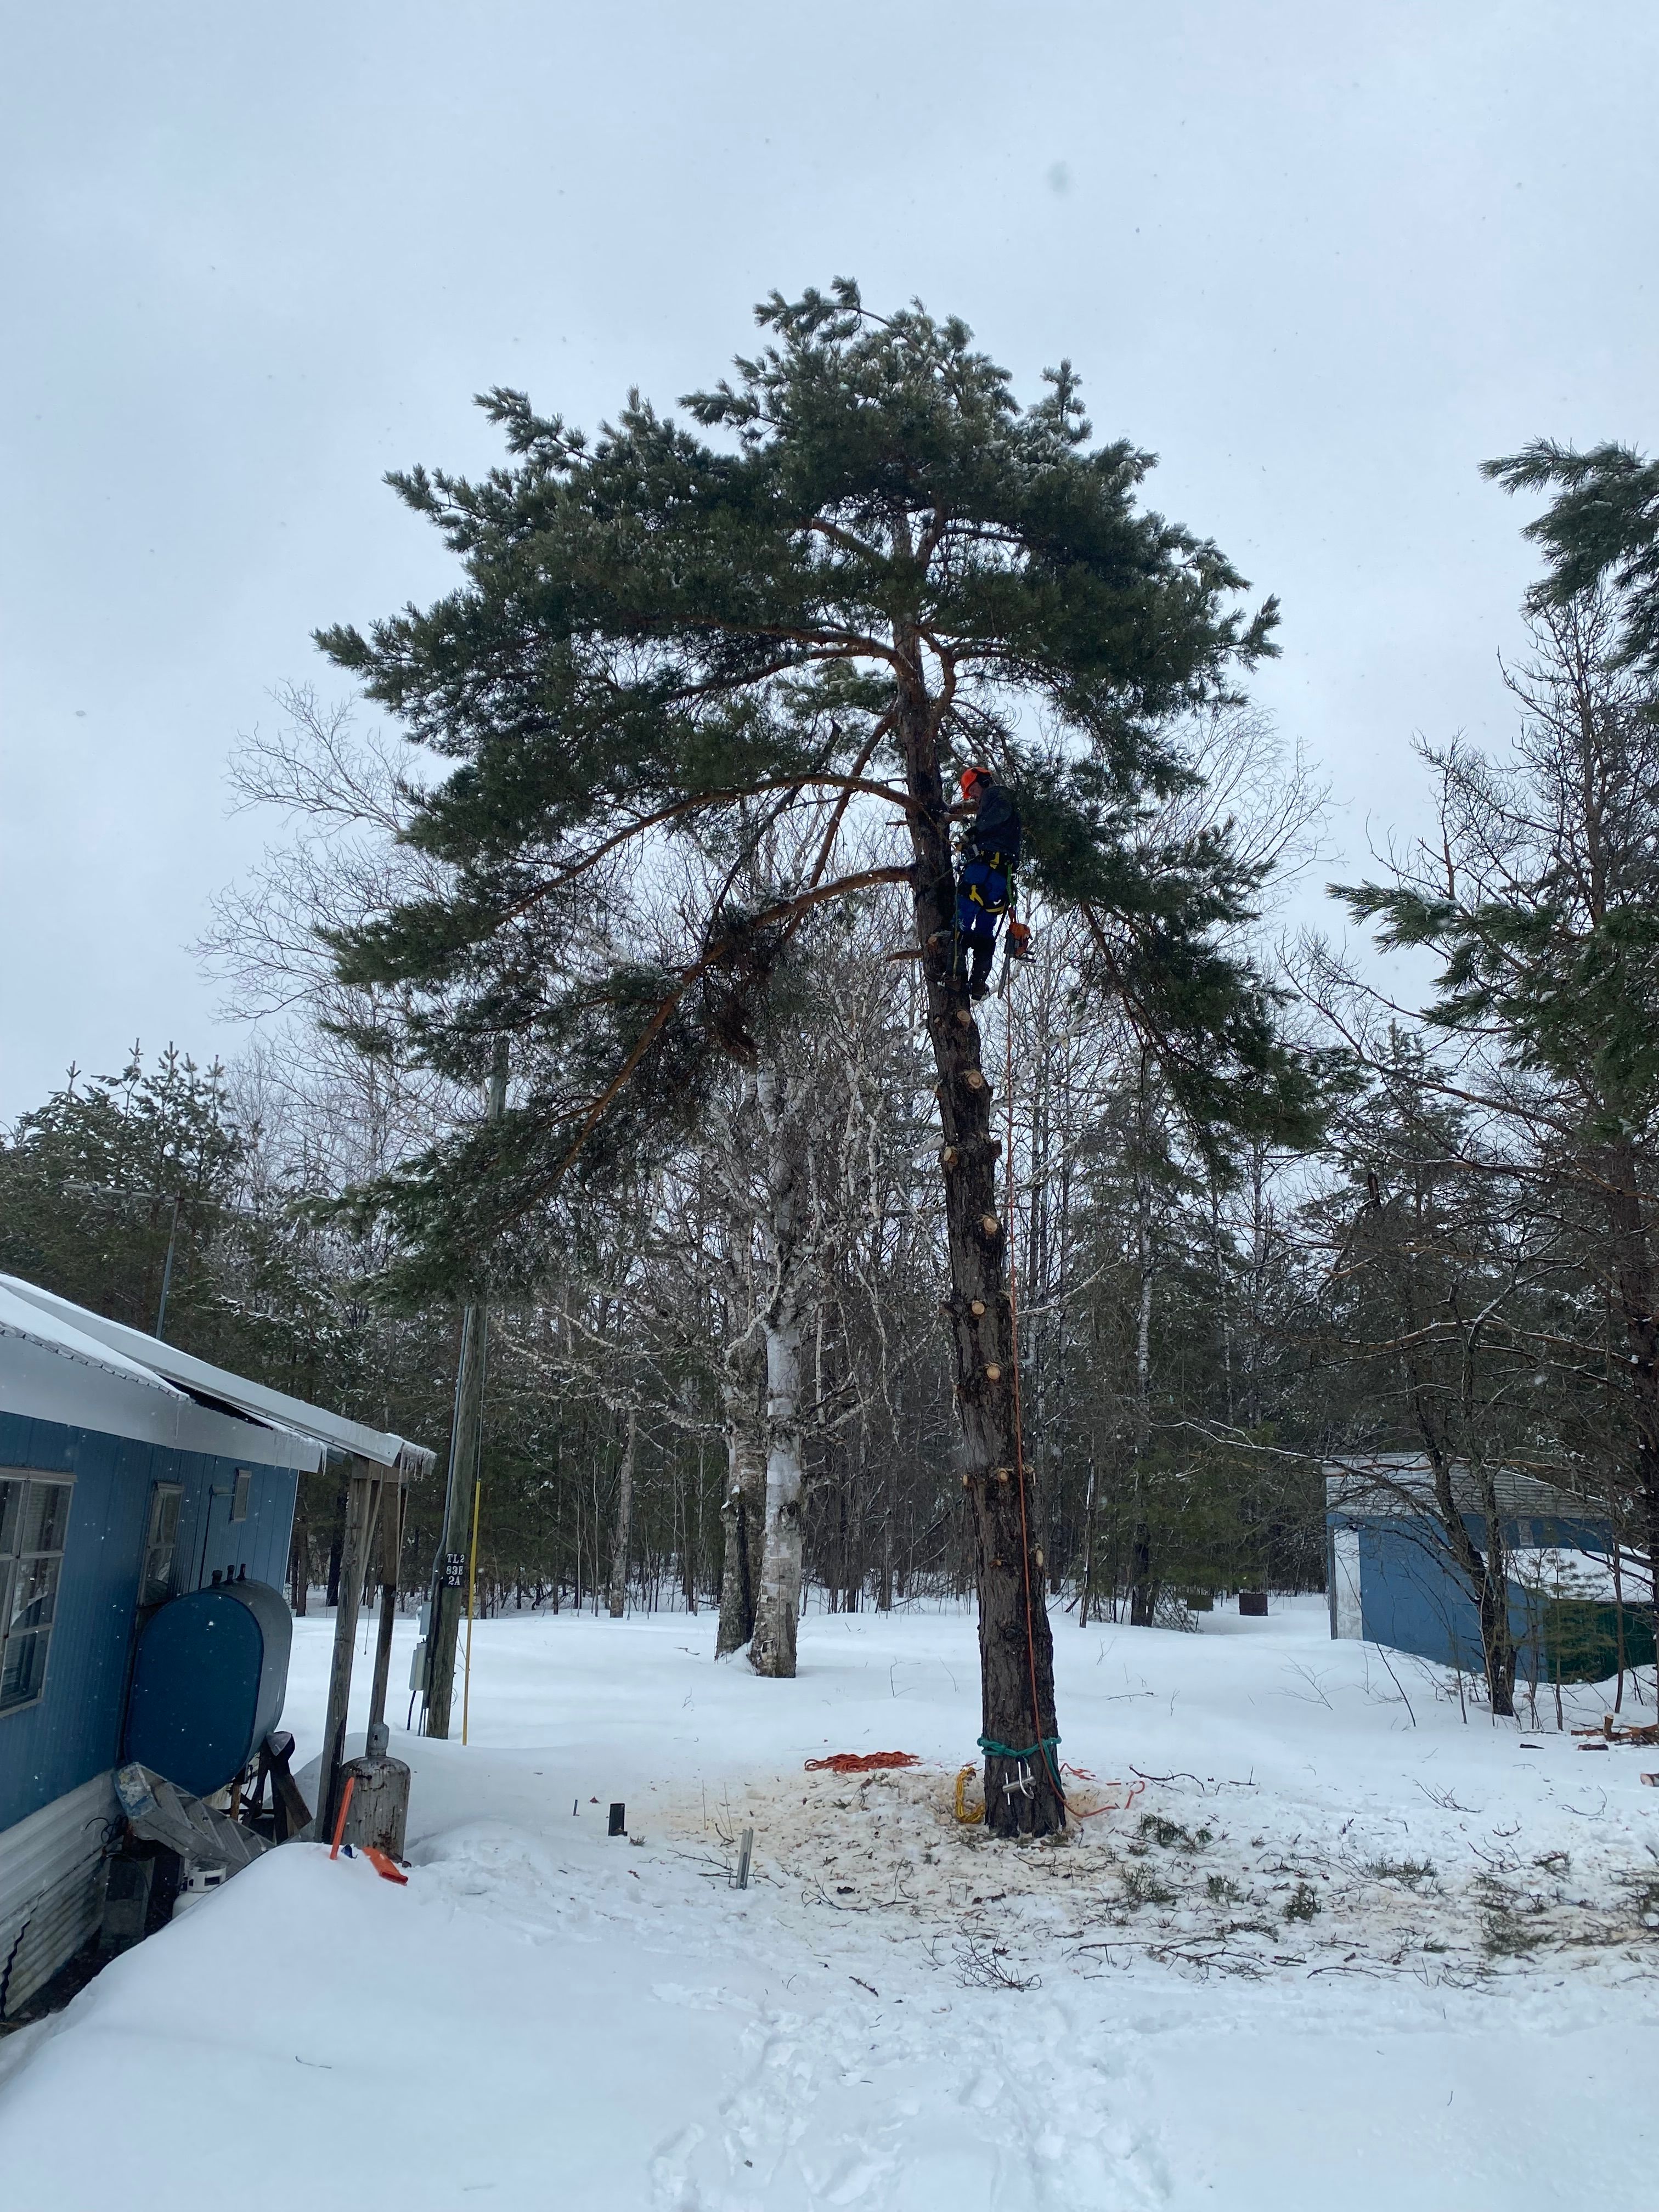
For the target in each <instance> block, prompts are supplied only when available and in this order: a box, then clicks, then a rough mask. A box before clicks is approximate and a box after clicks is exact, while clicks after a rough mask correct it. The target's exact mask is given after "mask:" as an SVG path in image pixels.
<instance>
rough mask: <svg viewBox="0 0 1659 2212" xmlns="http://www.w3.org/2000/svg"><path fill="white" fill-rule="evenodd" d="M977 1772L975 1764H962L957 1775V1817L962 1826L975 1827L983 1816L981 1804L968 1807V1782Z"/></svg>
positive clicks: (983, 1809)
mask: <svg viewBox="0 0 1659 2212" xmlns="http://www.w3.org/2000/svg"><path fill="white" fill-rule="evenodd" d="M978 1772H979V1769H978V1767H976V1766H964V1767H963V1770H962V1771H961V1773H960V1774H958V1775H957V1820H960V1821H961V1823H962V1825H963V1827H964V1828H976V1827H978V1826H979V1824H980V1822H981V1820H983V1819H984V1818H985V1808H984V1806H983V1805H980V1806H977V1807H975V1808H974V1809H973V1810H972V1811H970V1810H969V1805H968V1784H969V1782H970V1781H971V1780H972V1778H973V1777H974V1776H975V1774H977V1773H978Z"/></svg>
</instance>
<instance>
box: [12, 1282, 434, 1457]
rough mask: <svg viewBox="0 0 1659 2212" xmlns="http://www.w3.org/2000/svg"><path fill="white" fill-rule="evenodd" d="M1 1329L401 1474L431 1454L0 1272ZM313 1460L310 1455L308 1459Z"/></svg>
mask: <svg viewBox="0 0 1659 2212" xmlns="http://www.w3.org/2000/svg"><path fill="white" fill-rule="evenodd" d="M0 1335H12V1336H15V1337H21V1338H24V1339H26V1340H30V1341H32V1342H33V1343H35V1344H39V1345H44V1346H47V1347H49V1348H50V1349H51V1350H52V1351H53V1352H60V1353H62V1354H64V1356H65V1357H67V1358H74V1359H80V1360H82V1361H84V1362H85V1363H86V1364H88V1365H92V1366H96V1367H100V1368H101V1369H102V1370H104V1371H105V1372H106V1373H108V1374H113V1375H119V1376H122V1377H124V1378H125V1380H127V1381H129V1382H131V1383H135V1384H137V1385H138V1386H140V1387H143V1388H149V1389H154V1390H161V1391H164V1392H166V1393H167V1395H168V1396H169V1397H172V1398H174V1399H179V1400H185V1401H195V1403H197V1405H205V1406H207V1407H210V1408H218V1409H220V1410H222V1411H226V1412H229V1413H234V1414H239V1415H240V1416H241V1417H242V1418H243V1419H246V1420H250V1421H255V1422H258V1423H259V1424H260V1425H263V1426H264V1427H266V1428H270V1429H273V1430H276V1431H284V1432H286V1433H288V1434H289V1435H290V1436H293V1437H303V1438H306V1439H307V1440H308V1441H309V1442H310V1443H313V1444H315V1445H320V1446H322V1447H323V1449H325V1450H329V1451H337V1452H345V1453H349V1454H350V1455H352V1456H354V1457H356V1458H358V1459H366V1460H368V1461H369V1462H371V1463H372V1464H374V1466H377V1467H386V1468H397V1469H398V1471H399V1472H400V1473H401V1474H404V1475H405V1476H410V1475H416V1474H423V1473H425V1472H426V1471H428V1469H429V1468H431V1466H432V1464H433V1461H434V1458H435V1454H434V1453H432V1452H431V1451H429V1450H428V1449H426V1448H425V1447H424V1446H423V1445H421V1444H414V1443H409V1442H408V1441H407V1439H406V1438H404V1437H399V1436H394V1435H392V1433H391V1432H390V1431H386V1430H382V1429H371V1428H368V1427H367V1426H366V1425H364V1424H363V1423H362V1422H361V1421H349V1420H347V1419H345V1418H344V1416H343V1414H339V1413H327V1412H325V1410H324V1409H323V1407H320V1406H313V1405H309V1404H307V1401H305V1400H304V1399H303V1398H292V1397H289V1395H288V1393H287V1392H286V1391H283V1390H272V1389H268V1388H267V1387H266V1385H265V1384H264V1383H252V1382H250V1381H248V1379H247V1377H246V1376H241V1375H233V1374H232V1373H231V1372H230V1370H228V1368H224V1367H215V1366H214V1365H213V1364H211V1362H210V1361H208V1360H205V1359H197V1358H194V1357H192V1355H191V1353H190V1352H179V1350H177V1349H176V1348H175V1347H174V1346H173V1345H170V1344H167V1343H165V1342H163V1341H162V1340H161V1339H160V1338H159V1337H154V1336H145V1335H143V1334H142V1333H141V1332H140V1331H139V1330H137V1329H136V1328H127V1327H125V1324H124V1323H122V1322H118V1321H107V1320H106V1319H105V1317H104V1316H103V1315H102V1314H94V1313H89V1312H88V1310H87V1309H86V1308H85V1307H84V1306H77V1305H75V1304H71V1303H70V1300H69V1299H68V1298H60V1297H57V1296H55V1295H54V1294H53V1292H52V1291H43V1290H42V1289H40V1286H39V1285H38V1284H34V1283H26V1282H23V1281H21V1280H20V1279H19V1278H18V1277H16V1276H15V1275H0ZM314 1463H315V1462H314V1460H313V1464H314Z"/></svg>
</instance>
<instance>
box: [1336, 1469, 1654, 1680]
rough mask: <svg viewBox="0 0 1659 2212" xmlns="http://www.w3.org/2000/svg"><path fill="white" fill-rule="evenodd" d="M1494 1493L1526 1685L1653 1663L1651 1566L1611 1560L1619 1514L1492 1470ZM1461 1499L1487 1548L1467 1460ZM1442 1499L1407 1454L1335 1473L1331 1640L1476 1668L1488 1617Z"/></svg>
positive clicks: (1458, 1489) (1600, 1676)
mask: <svg viewBox="0 0 1659 2212" xmlns="http://www.w3.org/2000/svg"><path fill="white" fill-rule="evenodd" d="M1493 1491H1494V1496H1495V1498H1496V1502H1497V1505H1498V1523H1499V1527H1500V1528H1501V1531H1502V1537H1503V1543H1504V1550H1505V1552H1506V1553H1507V1554H1508V1558H1509V1565H1510V1576H1509V1580H1508V1588H1509V1611H1510V1634H1511V1636H1512V1638H1513V1639H1514V1642H1515V1645H1516V1651H1517V1654H1518V1655H1519V1674H1520V1677H1521V1679H1522V1680H1524V1681H1531V1682H1534V1683H1538V1682H1545V1681H1550V1680H1556V1681H1600V1680H1605V1679H1606V1677H1607V1676H1608V1675H1609V1674H1612V1673H1613V1669H1614V1667H1615V1665H1616V1664H1618V1663H1619V1661H1620V1658H1622V1659H1623V1661H1624V1663H1626V1664H1627V1665H1643V1666H1646V1665H1649V1664H1650V1663H1651V1662H1652V1659H1653V1656H1654V1644H1653V1627H1652V1622H1653V1613H1652V1581H1651V1577H1650V1573H1649V1571H1648V1569H1647V1566H1646V1563H1645V1561H1642V1560H1638V1559H1633V1558H1632V1557H1631V1556H1630V1555H1629V1554H1628V1553H1617V1552H1616V1550H1615V1544H1614V1536H1613V1523H1612V1522H1611V1520H1610V1519H1609V1518H1607V1516H1605V1515H1598V1514H1596V1513H1595V1511H1594V1510H1591V1509H1590V1508H1589V1507H1587V1506H1586V1505H1585V1504H1584V1502H1583V1499H1581V1498H1574V1497H1572V1496H1571V1494H1570V1493H1569V1492H1565V1491H1563V1490H1559V1489H1557V1488H1555V1487H1554V1486H1553V1485H1552V1484H1550V1483H1547V1482H1541V1481H1540V1480H1537V1478H1536V1477H1535V1476H1533V1475H1528V1474H1522V1473H1520V1472H1519V1471H1517V1470H1516V1469H1512V1468H1499V1469H1498V1471H1497V1472H1496V1474H1495V1475H1494V1477H1493ZM1452 1498H1453V1503H1454V1504H1455V1507H1456V1508H1457V1510H1458V1511H1459V1513H1460V1515H1461V1516H1462V1521H1463V1523H1464V1525H1465V1527H1466V1528H1468V1532H1469V1534H1470V1535H1471V1537H1472V1538H1473V1539H1474V1542H1475V1544H1476V1545H1477V1546H1478V1547H1480V1549H1481V1550H1482V1551H1484V1550H1485V1548H1486V1518H1485V1515H1484V1513H1483V1512H1482V1510H1480V1497H1479V1493H1478V1491H1477V1487H1476V1484H1475V1481H1474V1475H1473V1474H1472V1473H1471V1471H1470V1470H1469V1469H1468V1468H1464V1467H1462V1466H1461V1465H1460V1466H1458V1467H1455V1468H1454V1469H1453V1471H1452ZM1433 1503H1434V1493H1433V1485H1432V1480H1431V1474H1430V1471H1429V1466H1428V1462H1427V1461H1426V1460H1425V1459H1423V1458H1421V1457H1418V1456H1414V1455H1411V1454H1409V1453H1378V1454H1376V1455H1372V1456H1370V1457H1367V1458H1364V1459H1358V1458H1356V1459H1352V1460H1348V1461H1343V1462H1332V1463H1331V1464H1330V1465H1328V1467H1327V1468H1326V1470H1325V1505H1326V1516H1325V1518H1326V1568H1327V1583H1326V1588H1327V1590H1328V1595H1329V1602H1330V1614H1331V1634H1332V1635H1333V1636H1334V1637H1339V1638H1364V1641H1365V1642H1367V1643H1370V1644H1388V1645H1389V1647H1390V1648H1391V1649H1393V1650H1399V1651H1410V1652H1413V1653H1415V1654H1416V1655H1417V1656H1419V1658H1424V1659H1431V1660H1433V1661H1435V1662H1437V1663H1438V1664H1439V1665H1442V1666H1448V1667H1457V1668H1462V1670H1463V1671H1464V1672H1466V1673H1469V1674H1479V1673H1480V1670H1481V1666H1482V1658H1481V1644H1480V1616H1479V1614H1478V1613H1477V1612H1476V1609H1475V1604H1474V1598H1473V1596H1472V1595H1471V1594H1470V1592H1469V1590H1468V1587H1467V1585H1466V1583H1465V1582H1464V1580H1463V1578H1462V1576H1461V1575H1460V1574H1459V1572H1458V1571H1457V1568H1456V1566H1455V1563H1454V1561H1453V1559H1452V1556H1451V1551H1450V1547H1449V1545H1448V1543H1447V1541H1446V1537H1445V1534H1444V1532H1443V1529H1442V1528H1441V1526H1440V1523H1439V1522H1438V1520H1437V1517H1436V1516H1435V1515H1434V1512H1433V1510H1432V1507H1433ZM1615 1559H1617V1562H1618V1565H1619V1568H1620V1577H1619V1580H1618V1583H1617V1585H1615V1583H1614V1580H1613V1565H1614V1561H1615ZM1615 1587H1617V1588H1618V1589H1619V1591H1620V1602H1617V1603H1615V1602H1614V1601H1613V1590H1614V1589H1615Z"/></svg>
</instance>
